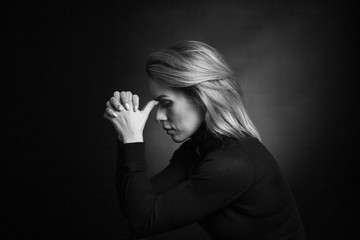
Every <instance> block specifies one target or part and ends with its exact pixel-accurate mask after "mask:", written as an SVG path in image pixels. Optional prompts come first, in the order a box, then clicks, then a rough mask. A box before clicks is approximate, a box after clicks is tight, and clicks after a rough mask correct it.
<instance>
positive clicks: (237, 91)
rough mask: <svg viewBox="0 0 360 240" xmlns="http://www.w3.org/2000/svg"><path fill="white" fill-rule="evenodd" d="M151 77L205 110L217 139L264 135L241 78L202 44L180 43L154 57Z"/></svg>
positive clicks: (149, 64)
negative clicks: (251, 112)
mask: <svg viewBox="0 0 360 240" xmlns="http://www.w3.org/2000/svg"><path fill="white" fill-rule="evenodd" d="M146 72H147V74H148V75H149V77H150V78H151V79H152V80H154V81H156V82H158V83H159V84H162V85H165V86H168V87H171V88H173V89H175V90H179V91H182V92H183V93H185V95H187V96H188V97H191V99H193V101H194V102H195V103H197V104H198V105H199V106H200V107H202V108H203V109H204V110H205V123H206V127H207V128H208V129H209V130H210V132H211V133H213V134H214V135H215V136H217V137H224V136H226V137H233V138H236V139H242V138H244V136H245V134H249V135H251V136H252V137H255V138H257V139H259V140H261V139H260V135H259V133H258V131H257V129H256V127H255V126H254V124H253V123H252V121H251V120H250V117H249V116H248V114H247V112H246V110H245V106H244V99H243V94H242V90H241V87H240V84H239V79H238V77H237V76H236V74H235V73H234V72H233V71H232V70H231V69H230V67H229V66H228V64H227V63H226V62H225V60H224V58H223V57H222V56H221V55H220V53H219V52H218V51H217V50H216V49H214V48H213V47H211V46H209V45H207V44H205V43H202V42H198V41H179V42H176V43H175V44H173V45H172V46H170V47H168V48H165V49H163V50H161V51H159V52H155V53H152V54H150V56H149V58H148V60H147V63H146Z"/></svg>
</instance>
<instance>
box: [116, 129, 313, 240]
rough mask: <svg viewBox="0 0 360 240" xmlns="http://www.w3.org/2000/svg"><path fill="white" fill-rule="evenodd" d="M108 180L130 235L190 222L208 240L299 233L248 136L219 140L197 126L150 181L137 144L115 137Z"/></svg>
mask: <svg viewBox="0 0 360 240" xmlns="http://www.w3.org/2000/svg"><path fill="white" fill-rule="evenodd" d="M197 146H198V147H197ZM116 186H117V191H118V196H119V201H120V207H121V210H122V213H123V214H124V216H125V217H126V218H127V219H128V220H129V226H130V231H131V232H132V234H134V235H135V236H137V237H146V236H151V235H154V234H158V233H162V232H166V231H170V230H173V229H176V228H180V227H184V226H186V225H189V224H192V223H195V222H198V223H199V224H200V226H201V227H203V228H204V229H205V231H206V232H207V233H208V234H209V236H210V237H211V238H212V239H243V240H245V239H256V240H261V239H276V240H279V239H297V240H300V239H301V240H303V239H306V236H305V232H304V229H303V226H302V222H301V218H300V215H299V213H298V209H297V206H296V203H295V200H294V198H293V196H292V193H291V191H290V189H289V187H288V185H287V183H286V181H285V180H284V177H283V176H282V174H281V171H280V169H279V166H278V164H277V163H276V161H275V160H274V158H273V157H272V155H271V154H270V153H269V152H268V151H267V149H266V148H265V147H264V146H263V145H262V144H261V143H260V142H259V141H258V140H257V139H255V138H252V137H249V136H248V137H246V138H244V139H243V140H235V139H231V138H225V139H219V138H215V137H214V136H212V135H211V134H210V133H209V132H208V131H207V130H206V128H205V127H204V126H203V125H202V126H201V127H200V128H199V130H198V131H197V132H196V133H195V134H194V135H193V136H192V138H190V139H189V140H187V141H186V142H184V143H183V144H182V145H181V146H180V147H179V149H177V150H176V151H175V153H174V154H173V156H172V158H171V160H170V164H169V165H168V166H167V167H166V168H165V169H164V170H163V171H162V172H160V173H159V174H157V175H156V176H154V177H153V178H151V179H149V177H148V174H147V164H146V161H145V143H129V144H123V143H122V142H120V141H118V161H117V171H116Z"/></svg>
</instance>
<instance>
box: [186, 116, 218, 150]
mask: <svg viewBox="0 0 360 240" xmlns="http://www.w3.org/2000/svg"><path fill="white" fill-rule="evenodd" d="M190 138H191V140H192V141H193V142H194V144H195V145H197V146H199V152H200V155H201V156H205V155H206V154H208V153H209V152H210V151H211V150H214V149H217V148H219V147H221V146H222V144H223V141H222V139H221V138H218V137H216V136H214V135H213V134H212V133H211V132H210V131H209V130H208V129H207V127H206V124H205V122H203V123H202V124H201V125H200V127H199V128H198V129H197V130H196V132H195V133H194V134H193V135H192V136H191V137H190Z"/></svg>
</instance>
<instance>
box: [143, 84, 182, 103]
mask: <svg viewBox="0 0 360 240" xmlns="http://www.w3.org/2000/svg"><path fill="white" fill-rule="evenodd" d="M149 89H150V94H151V97H152V98H153V99H156V98H158V97H159V96H161V95H166V96H168V97H170V98H175V97H180V96H179V95H181V94H180V93H179V92H177V91H175V90H173V89H172V88H170V87H167V86H164V85H161V84H158V83H157V82H155V81H153V80H149Z"/></svg>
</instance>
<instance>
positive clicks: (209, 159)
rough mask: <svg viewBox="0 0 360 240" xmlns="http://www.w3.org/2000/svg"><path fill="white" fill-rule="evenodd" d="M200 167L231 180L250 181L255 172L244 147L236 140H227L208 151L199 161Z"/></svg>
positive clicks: (254, 166) (253, 177) (254, 167)
mask: <svg viewBox="0 0 360 240" xmlns="http://www.w3.org/2000/svg"><path fill="white" fill-rule="evenodd" d="M200 167H201V168H204V169H205V168H206V171H207V172H208V173H211V174H212V175H218V176H223V177H224V178H227V179H229V180H231V181H234V180H235V181H244V180H245V181H246V182H252V181H253V180H254V179H255V177H256V172H257V169H256V168H257V167H256V165H255V164H254V162H253V161H252V159H251V157H250V156H249V155H248V154H247V152H246V149H244V147H243V146H242V144H241V143H239V142H238V141H236V140H227V141H225V142H224V144H223V146H222V147H220V148H218V149H216V150H214V151H211V152H209V153H208V154H207V155H206V156H204V158H203V159H202V161H201V162H200ZM201 168H200V169H201Z"/></svg>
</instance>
